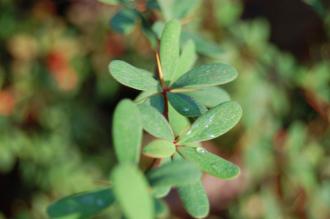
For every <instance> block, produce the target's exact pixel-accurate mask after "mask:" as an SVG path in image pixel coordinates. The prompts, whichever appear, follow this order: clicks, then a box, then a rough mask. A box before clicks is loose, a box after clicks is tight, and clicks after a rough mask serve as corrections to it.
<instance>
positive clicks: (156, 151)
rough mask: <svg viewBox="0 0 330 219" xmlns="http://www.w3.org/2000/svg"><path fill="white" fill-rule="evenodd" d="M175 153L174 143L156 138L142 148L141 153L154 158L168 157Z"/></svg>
mask: <svg viewBox="0 0 330 219" xmlns="http://www.w3.org/2000/svg"><path fill="white" fill-rule="evenodd" d="M174 153H175V145H174V144H173V143H172V142H170V141H167V140H162V139H157V140H155V141H152V142H151V143H150V144H148V145H147V146H145V147H144V148H143V154H145V155H146V156H149V157H154V158H165V157H170V156H171V155H173V154H174Z"/></svg>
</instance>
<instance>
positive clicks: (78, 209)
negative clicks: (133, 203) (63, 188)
mask: <svg viewBox="0 0 330 219" xmlns="http://www.w3.org/2000/svg"><path fill="white" fill-rule="evenodd" d="M114 201H115V199H114V195H113V193H112V191H111V189H109V188H107V189H102V190H99V191H93V192H84V193H79V194H75V195H70V196H68V197H65V198H62V199H60V200H58V201H56V202H55V203H53V204H51V205H50V206H49V207H48V209H47V213H48V215H49V216H50V217H51V218H59V217H65V216H70V215H75V216H77V217H78V218H81V219H83V218H90V217H92V216H94V215H96V214H97V213H98V212H100V211H102V210H103V209H105V208H107V207H108V206H109V205H111V204H112V203H113V202H114Z"/></svg>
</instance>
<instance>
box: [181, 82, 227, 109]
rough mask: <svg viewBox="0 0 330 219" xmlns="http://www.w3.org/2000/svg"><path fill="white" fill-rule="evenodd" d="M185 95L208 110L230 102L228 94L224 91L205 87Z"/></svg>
mask: <svg viewBox="0 0 330 219" xmlns="http://www.w3.org/2000/svg"><path fill="white" fill-rule="evenodd" d="M186 94H187V95H188V96H191V97H192V98H194V99H195V100H196V101H198V102H199V103H201V104H203V105H204V106H206V107H209V108H212V107H215V106H217V105H219V104H220V103H224V102H227V101H229V100H230V96H229V94H228V93H227V92H226V91H225V90H224V89H221V88H219V87H207V88H203V89H200V90H197V91H194V92H189V93H186Z"/></svg>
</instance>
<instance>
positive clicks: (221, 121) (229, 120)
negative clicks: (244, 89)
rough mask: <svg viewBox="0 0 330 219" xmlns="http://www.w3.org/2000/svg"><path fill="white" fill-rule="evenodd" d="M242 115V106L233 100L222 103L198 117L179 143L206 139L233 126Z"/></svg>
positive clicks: (214, 136)
mask: <svg viewBox="0 0 330 219" xmlns="http://www.w3.org/2000/svg"><path fill="white" fill-rule="evenodd" d="M241 117H242V108H241V107H240V105H239V104H238V103H236V102H233V101H228V102H225V103H222V104H220V105H218V106H216V107H214V108H212V109H211V110H209V111H207V112H206V113H204V114H203V115H202V116H201V117H199V118H198V119H197V120H196V121H195V122H194V123H193V125H192V126H191V128H190V130H189V131H188V132H187V133H185V134H184V135H183V136H182V137H181V138H180V140H179V143H180V144H184V143H189V142H199V141H206V140H210V139H213V138H216V137H219V136H220V135H222V134H225V133H226V132H227V131H229V130H230V129H231V128H233V127H234V126H235V125H236V124H237V123H238V122H239V120H240V118H241Z"/></svg>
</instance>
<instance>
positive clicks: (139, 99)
mask: <svg viewBox="0 0 330 219" xmlns="http://www.w3.org/2000/svg"><path fill="white" fill-rule="evenodd" d="M158 92H159V91H158V89H154V90H146V91H142V92H141V93H140V94H139V95H138V96H137V97H136V98H135V100H134V101H135V102H136V103H142V102H144V101H146V100H147V99H148V98H150V97H152V96H154V95H156V94H157V93H158Z"/></svg>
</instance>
